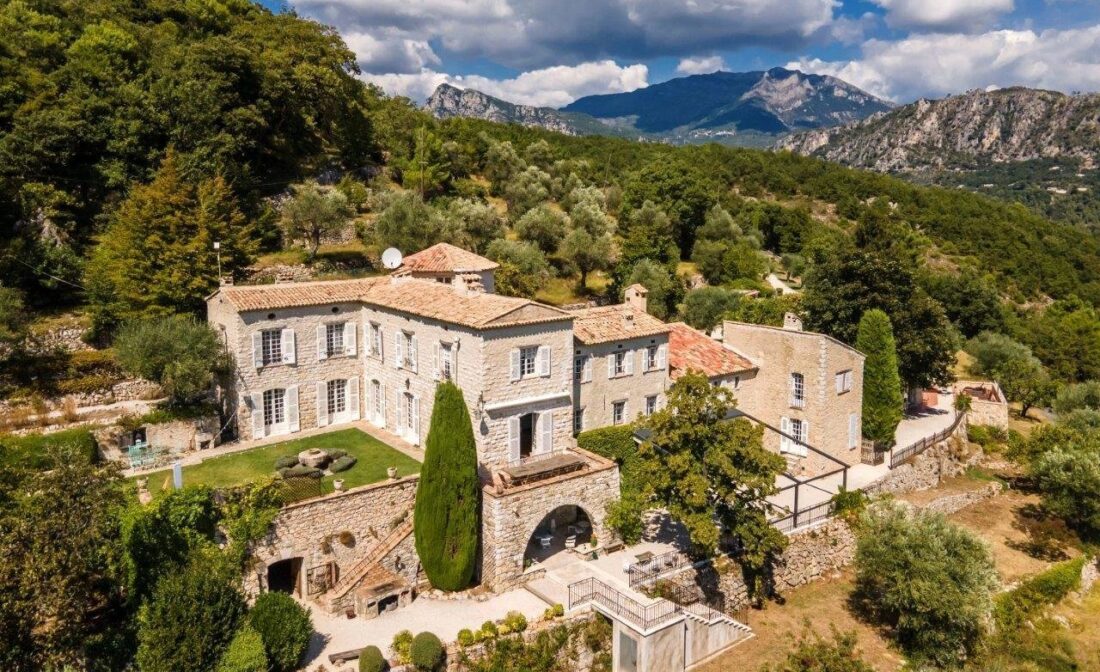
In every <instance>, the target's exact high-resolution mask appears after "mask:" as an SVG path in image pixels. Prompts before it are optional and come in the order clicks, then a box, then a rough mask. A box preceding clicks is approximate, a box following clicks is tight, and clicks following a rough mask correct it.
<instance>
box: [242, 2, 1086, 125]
mask: <svg viewBox="0 0 1100 672" xmlns="http://www.w3.org/2000/svg"><path fill="white" fill-rule="evenodd" d="M262 4H265V5H267V6H269V7H272V8H273V9H284V8H288V7H289V8H293V9H294V10H295V11H297V12H298V13H299V14H301V15H303V16H306V17H309V18H314V19H317V20H319V21H321V22H323V23H326V24H330V25H333V26H335V27H336V28H337V29H338V30H339V31H340V33H341V35H343V37H344V39H345V41H346V42H347V43H348V45H349V46H350V47H351V48H352V49H353V50H354V51H355V52H356V54H357V58H358V61H359V65H360V68H361V69H362V71H363V77H364V79H367V80H368V81H372V82H374V83H376V84H378V85H379V86H381V87H382V88H383V89H385V90H387V91H388V92H390V93H394V94H401V95H408V96H410V97H412V98H414V99H416V100H418V101H419V100H423V98H425V97H426V96H427V95H428V94H429V93H430V92H431V91H432V90H433V89H434V88H435V87H436V86H438V85H439V84H440V83H443V82H449V83H452V84H455V85H457V86H461V87H473V88H477V89H480V90H483V91H485V92H487V93H490V94H492V95H496V96H499V97H502V98H505V99H507V100H511V101H514V102H521V103H527V104H534V105H550V106H553V107H559V106H562V105H565V104H567V103H569V102H570V101H572V100H574V99H576V98H578V97H580V96H583V95H590V94H596V93H611V92H617V91H628V90H632V89H636V88H639V87H642V86H646V85H648V84H653V83H656V82H661V81H664V80H666V79H669V78H672V77H678V76H683V75H685V74H699V73H704V72H712V71H714V70H716V69H724V70H735V71H736V70H761V69H767V68H771V67H774V66H785V67H791V68H798V69H801V70H804V71H808V72H818V73H821V74H831V75H834V76H838V77H840V78H842V79H845V80H847V81H849V82H851V83H853V84H855V85H857V86H860V87H862V88H864V89H866V90H867V91H870V92H871V93H873V94H875V95H878V96H881V97H883V98H888V99H891V100H894V101H896V102H908V101H911V100H913V99H915V98H918V97H922V96H926V97H941V96H944V95H948V94H951V93H959V92H962V91H966V90H969V89H973V88H991V87H1004V86H1012V85H1023V86H1033V87H1040V88H1049V89H1055V90H1061V91H1066V92H1072V91H1097V90H1100V0H843V1H842V0H286V1H285V2H284V1H282V0H262Z"/></svg>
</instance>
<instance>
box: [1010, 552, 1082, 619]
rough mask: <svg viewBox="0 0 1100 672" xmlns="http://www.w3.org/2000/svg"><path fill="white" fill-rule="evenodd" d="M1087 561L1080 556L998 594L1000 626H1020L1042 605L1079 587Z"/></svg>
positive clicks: (1059, 598)
mask: <svg viewBox="0 0 1100 672" xmlns="http://www.w3.org/2000/svg"><path fill="white" fill-rule="evenodd" d="M1085 560H1086V558H1085V557H1084V556H1081V557H1079V558H1075V559H1073V560H1068V561H1066V562H1063V563H1059V564H1057V565H1054V566H1053V567H1051V568H1050V569H1048V570H1046V571H1045V572H1043V573H1041V574H1039V575H1037V576H1033V577H1031V578H1030V579H1028V580H1027V581H1024V582H1023V583H1022V584H1020V585H1019V586H1017V587H1016V588H1015V589H1014V590H1011V591H1009V592H1007V593H1002V594H1000V595H998V596H997V600H996V607H995V609H994V611H993V615H994V617H995V618H996V620H997V627H998V628H1001V629H1003V630H1005V631H1010V630H1015V629H1018V628H1020V627H1021V626H1023V625H1024V623H1025V622H1026V621H1027V620H1028V618H1030V617H1031V616H1032V615H1033V614H1035V613H1036V612H1038V611H1039V610H1040V609H1042V608H1043V607H1045V606H1048V605H1053V604H1058V603H1059V602H1061V601H1062V599H1063V598H1065V596H1066V595H1069V593H1070V592H1071V591H1073V590H1077V588H1078V587H1079V586H1080V585H1081V568H1082V567H1084V565H1085Z"/></svg>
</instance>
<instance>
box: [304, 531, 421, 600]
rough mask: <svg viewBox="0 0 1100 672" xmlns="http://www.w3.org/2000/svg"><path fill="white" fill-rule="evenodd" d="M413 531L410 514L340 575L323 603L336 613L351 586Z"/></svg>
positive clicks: (360, 580)
mask: <svg viewBox="0 0 1100 672" xmlns="http://www.w3.org/2000/svg"><path fill="white" fill-rule="evenodd" d="M412 531H413V521H412V516H409V517H408V518H406V519H405V521H404V522H403V523H401V524H400V525H398V526H397V527H395V528H394V529H393V530H392V531H391V532H390V533H389V534H388V535H386V537H385V538H384V539H382V541H380V542H378V543H377V544H376V545H375V546H374V548H372V549H371V550H370V552H369V553H367V554H366V555H364V556H363V557H362V558H361V559H360V560H359V561H358V562H356V563H355V564H354V565H352V566H351V567H350V568H349V569H348V570H347V571H346V572H343V573H342V575H341V576H340V580H339V581H337V582H336V585H334V586H333V587H332V589H331V590H330V591H328V593H327V594H326V595H325V596H324V597H323V598H322V601H323V604H324V605H325V606H326V607H327V608H328V610H329V611H330V612H332V613H336V612H337V611H339V610H340V609H341V608H342V607H343V606H344V603H345V602H346V601H347V600H348V599H349V598H350V597H352V596H351V591H352V589H353V588H355V587H356V586H358V585H359V584H360V583H362V581H363V579H364V578H366V577H367V575H368V574H369V573H370V572H371V570H372V569H374V568H375V567H376V566H377V565H378V563H379V562H380V561H381V560H382V559H383V558H385V557H386V556H387V555H388V554H389V553H390V552H391V551H392V550H393V549H395V548H397V545H398V544H400V543H401V542H402V541H404V540H405V538H406V537H408V536H409V535H410V534H412Z"/></svg>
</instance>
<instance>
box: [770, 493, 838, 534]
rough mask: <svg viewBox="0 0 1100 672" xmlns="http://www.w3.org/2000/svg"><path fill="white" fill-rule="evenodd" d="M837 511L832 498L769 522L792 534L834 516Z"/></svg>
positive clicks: (785, 532)
mask: <svg viewBox="0 0 1100 672" xmlns="http://www.w3.org/2000/svg"><path fill="white" fill-rule="evenodd" d="M835 513H836V504H835V503H834V502H833V500H832V499H830V500H829V501H827V502H822V503H820V504H816V505H814V506H811V507H808V508H805V509H801V510H795V511H794V512H792V513H789V514H787V515H785V516H782V517H780V518H773V519H772V520H769V521H768V522H769V523H771V524H772V526H773V527H775V528H776V529H778V530H779V531H780V532H782V533H783V534H790V533H791V532H794V531H795V530H799V529H801V528H803V527H808V526H810V525H814V524H816V523H820V522H821V521H823V520H828V519H829V518H832V517H833V515H834V514H835Z"/></svg>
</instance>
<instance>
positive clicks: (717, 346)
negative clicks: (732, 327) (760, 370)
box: [668, 322, 757, 378]
mask: <svg viewBox="0 0 1100 672" xmlns="http://www.w3.org/2000/svg"><path fill="white" fill-rule="evenodd" d="M668 326H669V327H670V328H671V329H672V331H671V332H670V333H669V335H668V364H669V367H670V368H671V369H672V370H671V372H670V373H671V376H672V377H673V378H679V377H680V376H682V375H683V374H684V373H686V372H687V371H688V370H689V369H692V370H695V371H699V372H701V373H703V374H704V375H706V376H707V377H708V378H713V377H715V376H728V375H731V374H734V373H741V372H743V371H752V370H753V369H755V368H757V367H756V366H755V365H754V364H753V363H752V362H750V361H749V360H747V359H745V358H744V357H742V356H741V355H739V354H737V353H736V352H734V351H733V350H730V349H729V348H727V347H726V346H724V345H722V344H721V343H719V342H718V341H716V340H714V339H713V338H711V337H709V336H707V335H706V334H704V333H702V332H701V331H698V330H696V329H692V328H691V327H689V326H688V325H686V324H684V323H683V322H673V323H671V324H669V325H668Z"/></svg>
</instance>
